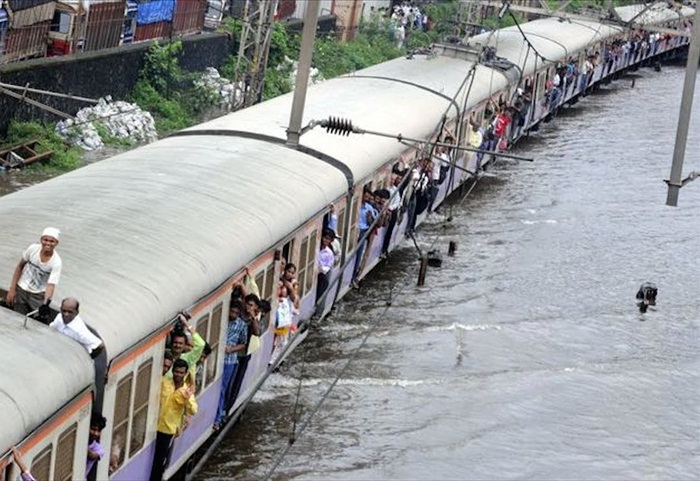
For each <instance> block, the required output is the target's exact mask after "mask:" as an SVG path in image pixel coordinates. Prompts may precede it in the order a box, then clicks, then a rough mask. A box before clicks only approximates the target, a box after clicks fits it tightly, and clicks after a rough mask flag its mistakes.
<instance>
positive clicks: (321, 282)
mask: <svg viewBox="0 0 700 481" xmlns="http://www.w3.org/2000/svg"><path fill="white" fill-rule="evenodd" d="M334 240H335V232H334V231H332V230H330V229H326V230H324V231H323V234H322V236H321V248H320V249H319V251H318V254H317V255H316V271H317V275H316V302H318V301H319V300H320V299H321V296H323V294H324V293H325V292H326V289H328V286H330V283H331V270H333V266H334V265H335V253H334V252H333V247H332V244H333V241H334ZM325 304H326V302H325V299H324V300H323V302H322V303H320V304H319V305H318V306H317V307H316V312H315V313H314V317H319V316H321V315H322V314H323V311H324V306H325Z"/></svg>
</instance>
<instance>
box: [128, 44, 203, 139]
mask: <svg viewBox="0 0 700 481" xmlns="http://www.w3.org/2000/svg"><path fill="white" fill-rule="evenodd" d="M181 51H182V42H180V41H176V42H171V43H169V44H166V45H160V44H158V43H157V42H156V43H155V44H153V46H151V48H150V50H149V51H148V53H147V54H146V58H145V61H144V65H143V67H142V68H141V72H140V73H139V80H138V81H137V82H136V85H135V86H134V90H133V91H132V93H131V100H132V101H133V102H135V103H136V104H137V105H138V106H139V107H141V108H142V109H144V110H147V111H149V112H151V114H152V115H153V120H154V121H155V124H156V130H158V133H159V134H161V135H162V134H167V133H169V132H173V131H176V130H181V129H184V128H186V127H189V126H191V125H193V124H194V123H195V122H196V121H197V118H198V117H200V116H201V115H202V114H204V113H205V112H206V111H208V110H209V109H210V108H211V107H213V106H214V105H215V104H216V96H215V95H214V94H213V92H210V91H208V90H207V89H206V88H204V87H201V86H196V85H194V79H195V78H196V76H197V75H196V74H187V73H184V72H183V71H182V68H181V67H180V63H179V61H178V58H177V56H178V54H179V53H180V52H181Z"/></svg>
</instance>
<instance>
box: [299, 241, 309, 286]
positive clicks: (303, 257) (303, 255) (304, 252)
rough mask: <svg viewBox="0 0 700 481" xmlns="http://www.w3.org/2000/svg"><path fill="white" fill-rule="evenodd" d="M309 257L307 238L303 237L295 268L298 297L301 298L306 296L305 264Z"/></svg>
mask: <svg viewBox="0 0 700 481" xmlns="http://www.w3.org/2000/svg"><path fill="white" fill-rule="evenodd" d="M308 257H309V238H308V237H304V240H302V241H301V250H300V251H299V265H298V266H297V282H298V283H299V297H301V298H303V297H304V294H306V289H305V288H304V286H306V264H307V263H308V262H307V260H308Z"/></svg>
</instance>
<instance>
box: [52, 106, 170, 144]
mask: <svg viewBox="0 0 700 481" xmlns="http://www.w3.org/2000/svg"><path fill="white" fill-rule="evenodd" d="M56 132H57V133H58V135H60V136H61V137H63V138H65V139H67V140H69V141H70V142H71V143H72V144H73V145H78V146H80V147H82V148H83V149H85V150H97V149H101V148H102V147H103V146H104V140H103V139H102V137H101V136H100V132H101V133H102V134H106V135H109V136H111V137H115V138H117V139H129V140H131V141H133V142H144V143H148V142H153V141H154V140H157V139H158V133H157V132H156V126H155V123H154V121H153V117H152V116H151V114H150V113H149V112H145V111H143V110H141V108H140V107H139V106H138V105H136V104H130V103H129V102H124V101H121V100H117V101H116V102H113V101H112V99H111V97H106V98H103V99H100V100H99V102H98V103H97V105H94V106H92V107H86V108H84V109H81V110H79V111H78V113H77V114H76V115H75V119H67V120H62V121H60V122H58V123H57V124H56Z"/></svg>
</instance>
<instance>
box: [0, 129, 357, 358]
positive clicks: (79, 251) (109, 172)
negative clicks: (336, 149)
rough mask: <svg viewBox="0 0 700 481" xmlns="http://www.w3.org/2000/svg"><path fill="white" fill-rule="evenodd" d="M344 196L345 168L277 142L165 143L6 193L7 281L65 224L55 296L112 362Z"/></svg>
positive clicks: (1, 214) (2, 263)
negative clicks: (46, 235)
mask: <svg viewBox="0 0 700 481" xmlns="http://www.w3.org/2000/svg"><path fill="white" fill-rule="evenodd" d="M346 191H347V181H346V179H345V177H344V176H343V174H342V173H341V172H340V171H339V170H337V169H335V168H333V167H331V166H330V165H328V164H325V163H323V162H321V161H318V160H316V159H314V158H312V157H309V156H307V155H305V154H302V153H300V152H297V151H293V150H290V149H287V148H285V147H283V146H280V145H274V144H270V143H267V142H261V141H256V140H250V139H240V138H231V137H223V136H202V137H197V138H188V137H172V138H167V139H164V140H161V141H158V142H156V143H153V144H150V145H148V146H145V147H142V148H139V149H135V150H132V151H130V152H126V153H124V154H121V155H118V156H116V157H113V158H112V159H108V160H105V161H102V162H100V163H97V164H93V165H89V166H87V167H84V168H81V169H79V170H76V171H74V172H71V173H69V174H65V175H62V176H60V177H57V178H55V179H52V180H49V181H47V182H44V183H42V184H39V185H36V186H33V187H29V188H27V189H24V190H22V191H19V192H17V193H14V194H11V195H8V196H5V197H2V198H1V199H0V231H1V232H3V242H2V243H0V282H1V283H2V285H3V287H5V288H6V287H7V283H8V282H9V280H10V278H11V276H12V272H13V269H14V267H15V265H16V263H17V261H18V260H19V256H20V255H21V251H22V249H24V248H25V247H26V245H27V244H29V243H30V242H35V241H36V240H37V239H38V236H39V234H40V233H41V231H42V229H43V228H44V227H46V226H47V225H52V226H56V227H58V228H60V229H61V231H62V235H61V243H60V244H59V246H58V248H57V250H58V252H59V253H60V255H61V258H62V259H63V263H64V266H63V271H62V276H61V280H60V282H59V284H58V287H57V294H56V295H55V296H54V302H55V303H58V302H59V301H60V299H61V298H63V297H66V296H74V297H77V298H78V299H79V300H80V302H81V312H82V313H84V315H85V317H86V319H88V320H89V322H90V323H91V325H92V327H94V328H95V329H96V330H97V331H98V332H99V333H100V336H101V337H102V338H103V339H104V341H105V345H106V347H107V352H108V353H109V354H110V355H111V356H112V357H114V356H116V355H118V354H120V353H121V352H123V351H124V350H126V349H127V348H128V347H130V346H131V345H133V344H134V343H136V342H137V341H139V340H140V339H143V338H144V337H145V336H147V335H148V334H149V333H151V332H153V331H154V330H156V329H159V328H161V327H162V326H163V325H164V324H165V323H166V322H167V321H168V320H169V319H171V318H172V317H173V316H174V315H175V314H176V313H177V311H178V310H180V309H183V308H185V307H187V306H189V305H192V304H194V303H195V302H196V301H197V300H198V299H200V298H202V297H203V296H204V295H206V294H208V293H209V292H210V291H211V290H213V289H214V288H215V287H217V286H218V285H220V284H221V283H222V282H224V281H225V280H226V279H227V278H228V277H229V276H230V275H232V274H233V273H234V272H236V271H238V270H240V269H241V268H243V267H244V266H245V265H246V263H247V262H249V261H250V260H251V259H254V258H255V257H256V256H257V255H258V254H260V253H261V252H263V251H264V250H266V249H268V248H269V247H270V246H272V245H273V244H275V243H276V242H277V241H279V240H280V239H282V238H283V237H284V236H286V235H287V234H288V233H289V232H292V231H293V230H294V229H295V228H296V227H297V226H299V225H301V224H302V223H304V222H305V221H306V220H308V219H309V218H311V217H312V216H314V215H315V214H316V213H317V212H318V211H319V209H320V208H322V207H324V206H325V205H327V204H328V203H330V202H332V201H333V200H335V199H336V198H338V197H339V196H341V195H342V194H343V193H345V192H346ZM2 342H3V344H4V340H2Z"/></svg>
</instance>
